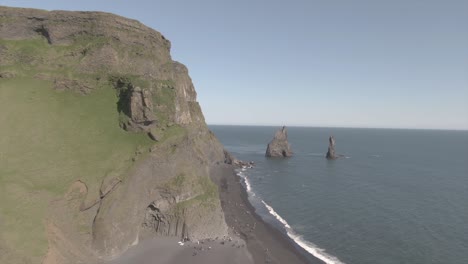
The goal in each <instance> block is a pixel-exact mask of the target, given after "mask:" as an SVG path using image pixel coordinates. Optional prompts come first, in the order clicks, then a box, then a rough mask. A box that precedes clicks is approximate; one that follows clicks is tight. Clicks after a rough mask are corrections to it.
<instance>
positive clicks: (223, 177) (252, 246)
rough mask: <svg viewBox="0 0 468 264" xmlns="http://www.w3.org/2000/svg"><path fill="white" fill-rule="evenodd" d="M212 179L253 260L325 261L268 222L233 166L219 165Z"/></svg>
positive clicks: (314, 263) (229, 221) (229, 220)
mask: <svg viewBox="0 0 468 264" xmlns="http://www.w3.org/2000/svg"><path fill="white" fill-rule="evenodd" d="M220 167H221V168H220V170H221V171H219V172H218V173H215V175H216V177H215V178H214V179H213V180H214V181H215V183H217V185H218V186H219V196H220V200H221V206H222V208H223V211H224V216H225V220H226V223H227V225H228V227H229V228H230V229H231V230H232V231H233V232H234V233H235V234H236V235H237V236H239V237H240V238H241V239H243V240H244V241H245V243H246V245H247V250H248V251H249V253H250V254H251V256H252V258H253V261H254V263H288V264H294V263H312V264H318V263H321V264H323V263H325V262H323V261H321V260H319V259H318V258H316V257H314V256H312V255H311V254H310V253H308V252H307V251H305V250H304V249H302V248H300V246H299V245H297V244H296V242H295V241H293V240H292V239H291V238H290V237H288V236H287V234H284V233H282V232H281V231H280V230H278V229H277V228H275V227H274V226H272V225H270V224H269V223H267V222H265V221H264V220H263V219H262V217H261V216H260V215H258V214H257V213H256V210H255V207H254V206H253V205H252V204H251V203H250V201H249V195H248V193H247V190H246V188H245V187H244V186H243V185H242V179H241V177H240V176H239V175H237V173H236V171H235V169H234V167H233V166H230V165H227V166H220Z"/></svg>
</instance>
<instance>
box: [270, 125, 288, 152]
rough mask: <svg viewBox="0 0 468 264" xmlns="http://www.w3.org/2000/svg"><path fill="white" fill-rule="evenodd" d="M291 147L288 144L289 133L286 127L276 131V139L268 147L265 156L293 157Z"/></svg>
mask: <svg viewBox="0 0 468 264" xmlns="http://www.w3.org/2000/svg"><path fill="white" fill-rule="evenodd" d="M292 154H293V153H292V151H291V146H290V145H289V143H288V131H287V130H286V126H283V128H281V129H280V130H278V131H276V133H275V137H274V138H273V139H272V140H271V141H270V143H269V144H268V146H267V150H266V153H265V156H267V157H290V156H292Z"/></svg>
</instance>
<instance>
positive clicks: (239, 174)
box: [237, 168, 255, 196]
mask: <svg viewBox="0 0 468 264" xmlns="http://www.w3.org/2000/svg"><path fill="white" fill-rule="evenodd" d="M244 171H245V169H244V168H243V169H242V171H239V172H238V173H237V176H239V177H241V178H242V179H243V180H244V184H245V189H246V190H247V192H248V193H249V194H250V195H252V196H255V193H254V192H252V185H250V181H249V178H248V177H247V176H246V175H245V174H244Z"/></svg>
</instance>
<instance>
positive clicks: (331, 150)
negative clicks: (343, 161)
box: [326, 136, 338, 160]
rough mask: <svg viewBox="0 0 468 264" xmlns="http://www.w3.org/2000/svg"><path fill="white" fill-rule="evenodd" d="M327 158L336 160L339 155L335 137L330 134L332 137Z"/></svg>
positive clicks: (329, 140)
mask: <svg viewBox="0 0 468 264" xmlns="http://www.w3.org/2000/svg"><path fill="white" fill-rule="evenodd" d="M326 158H327V159H329V160H334V159H337V158H338V156H337V155H336V153H335V137H333V136H330V138H328V151H327V155H326Z"/></svg>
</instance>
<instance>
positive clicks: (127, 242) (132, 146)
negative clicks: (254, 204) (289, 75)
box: [0, 7, 306, 264]
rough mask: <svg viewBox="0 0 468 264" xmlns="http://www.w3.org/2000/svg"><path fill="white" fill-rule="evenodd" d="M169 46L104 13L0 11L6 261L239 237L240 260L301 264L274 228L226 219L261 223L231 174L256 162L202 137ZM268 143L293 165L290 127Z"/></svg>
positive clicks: (1, 250) (92, 256)
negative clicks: (148, 243)
mask: <svg viewBox="0 0 468 264" xmlns="http://www.w3.org/2000/svg"><path fill="white" fill-rule="evenodd" d="M170 48H171V43H170V41H169V40H167V39H166V38H165V37H164V36H163V35H162V34H161V33H159V32H157V31H155V30H153V29H151V28H149V27H147V26H145V25H143V24H141V23H140V22H138V21H136V20H131V19H127V18H124V17H120V16H117V15H113V14H109V13H102V12H68V11H50V12H49V11H43V10H35V9H20V8H9V7H0V112H2V116H1V119H0V120H1V122H0V123H1V125H2V127H1V129H0V138H5V139H8V140H3V141H0V149H1V151H2V152H1V153H0V154H1V155H0V156H1V157H2V159H0V168H1V170H0V173H1V174H0V176H1V177H0V188H1V189H0V190H1V191H0V263H28V264H29V263H43V264H62V263H63V264H65V263H103V262H107V261H110V260H113V261H116V260H118V258H119V257H120V256H122V254H123V253H124V252H126V251H127V250H128V249H130V248H132V247H135V246H136V245H138V244H139V243H141V242H142V241H145V240H149V239H153V238H171V239H172V240H174V239H177V240H181V241H193V242H195V241H204V240H209V239H216V238H218V239H221V238H226V237H236V236H238V238H239V239H241V240H247V248H248V249H249V252H250V253H248V252H247V253H245V251H243V252H244V253H245V254H247V255H245V256H243V257H242V258H240V259H243V260H250V261H252V262H255V263H263V262H262V261H266V260H267V259H266V256H267V255H266V253H265V252H267V253H268V261H269V262H273V263H284V262H282V259H284V256H295V257H291V258H290V259H291V261H292V262H291V263H304V262H306V260H304V258H303V257H301V255H300V254H298V253H297V252H295V251H294V248H293V247H291V244H290V243H289V242H288V241H286V240H284V239H283V238H282V237H281V236H275V237H274V238H272V237H271V236H270V234H269V233H271V232H270V231H269V230H270V229H268V228H267V227H265V228H266V229H262V230H264V231H262V232H261V233H259V234H258V235H256V236H250V235H249V234H247V233H245V231H242V230H244V229H240V228H241V227H242V228H246V225H247V224H248V225H247V226H249V228H252V226H251V225H252V224H253V223H254V222H240V221H241V218H242V217H240V218H239V222H238V221H237V220H236V222H235V223H234V222H232V221H233V219H235V218H234V217H233V215H239V214H242V215H244V214H249V215H251V214H253V213H254V212H253V210H246V209H245V208H246V206H247V205H248V202H247V200H246V198H245V196H242V195H241V192H242V191H241V189H240V188H241V187H240V184H239V182H238V179H237V178H235V175H234V174H233V168H234V167H233V165H234V166H252V165H253V164H250V163H244V162H241V161H239V160H237V159H235V158H234V157H232V156H231V155H230V154H229V153H228V152H227V151H225V150H224V148H223V146H222V145H221V143H220V142H219V141H218V139H217V138H216V136H215V135H214V134H213V133H212V132H211V131H210V130H209V129H208V128H207V126H206V123H205V120H204V117H203V114H202V111H201V108H200V105H199V104H198V102H197V100H196V96H197V95H196V92H195V88H194V86H193V84H192V81H191V79H190V76H189V74H188V70H187V68H186V67H185V66H184V65H182V64H181V63H179V62H176V61H173V60H172V58H171V55H170ZM270 145H271V146H270ZM270 145H269V151H267V155H270V156H283V157H284V156H290V155H291V154H292V152H291V150H290V147H289V144H288V143H287V132H286V128H283V129H282V130H280V131H278V132H277V134H276V135H275V139H273V141H272V142H271V143H270ZM3 157H6V158H5V159H4V158H3ZM230 164H231V165H230ZM242 197H244V198H242ZM235 199H237V200H238V202H236V205H235V206H234V205H230V204H229V203H230V202H233V201H235ZM237 200H236V201H237ZM240 204H242V206H240ZM233 206H234V207H233ZM227 215H228V216H229V218H230V219H226V216H227ZM236 219H237V218H236ZM245 221H247V220H245ZM249 221H253V220H252V219H251V220H249ZM255 221H259V220H258V218H257V220H255ZM236 226H237V227H236ZM236 228H237V229H236ZM254 228H255V227H254ZM262 228H263V227H262ZM236 230H237V231H236ZM241 231H242V232H241ZM172 240H171V241H172ZM242 243H243V242H239V244H238V245H242ZM285 245H286V246H285ZM287 245H289V246H287ZM177 247H178V246H177V245H175V246H174V247H173V249H176V248H177ZM171 248H172V247H171ZM269 248H271V249H275V248H277V249H278V250H275V251H274V252H273V251H271V252H270V251H268V250H269ZM154 250H158V248H155V249H154ZM276 252H279V253H281V254H283V257H281V256H277V255H276V254H277V253H276ZM285 252H286V253H285ZM244 253H242V254H244ZM279 253H278V254H279ZM249 254H252V256H253V258H252V256H250V255H249ZM288 254H290V255H288ZM235 255H236V256H237V253H235ZM226 256H230V255H226Z"/></svg>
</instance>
